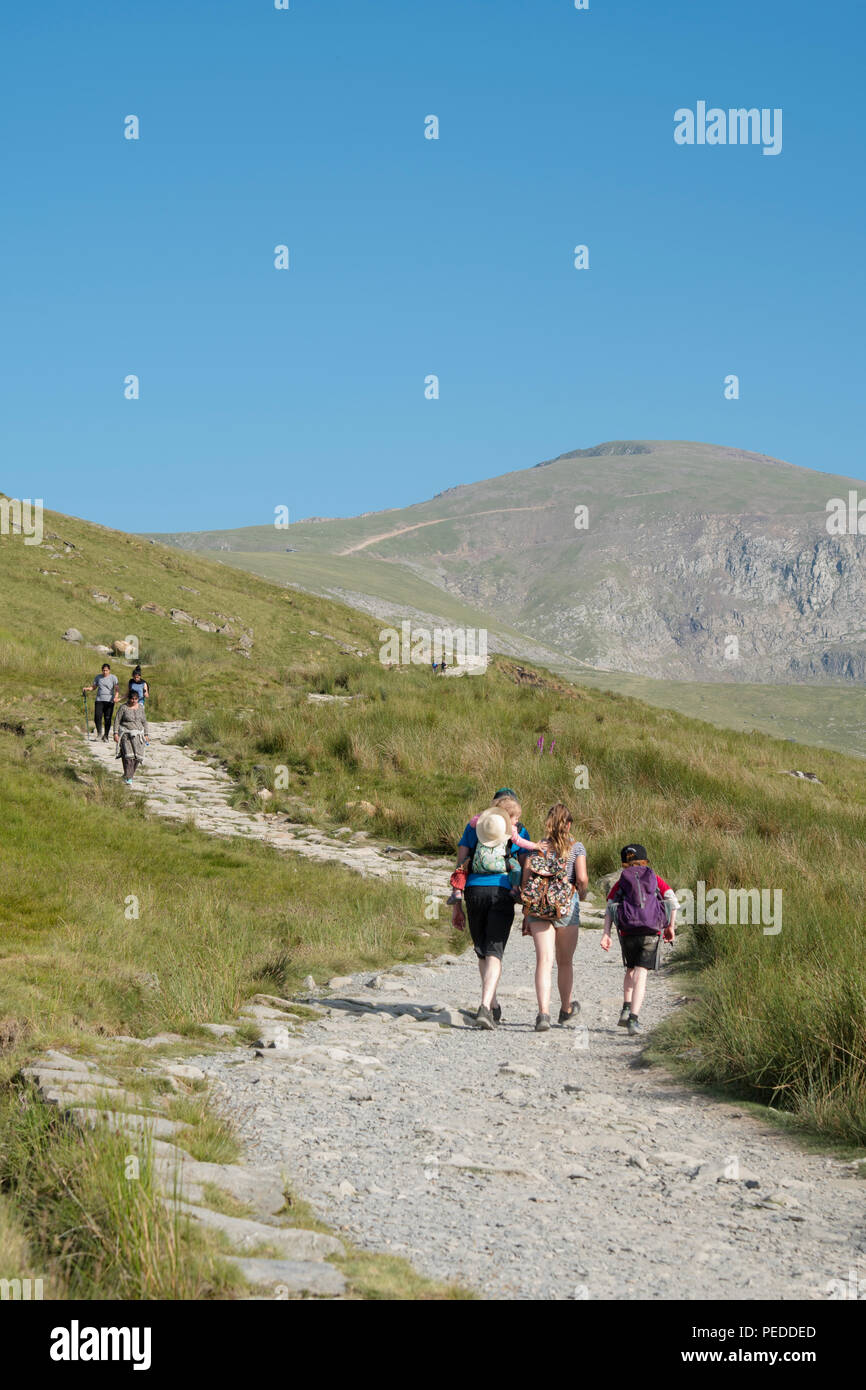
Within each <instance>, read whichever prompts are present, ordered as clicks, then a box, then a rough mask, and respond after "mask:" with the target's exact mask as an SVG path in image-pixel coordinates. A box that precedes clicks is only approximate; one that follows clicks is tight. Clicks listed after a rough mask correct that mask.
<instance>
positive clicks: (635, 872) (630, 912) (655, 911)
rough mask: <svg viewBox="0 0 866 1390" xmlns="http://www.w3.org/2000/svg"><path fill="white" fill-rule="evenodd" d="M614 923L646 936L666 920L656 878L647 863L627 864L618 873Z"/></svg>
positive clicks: (658, 929) (662, 927) (622, 928)
mask: <svg viewBox="0 0 866 1390" xmlns="http://www.w3.org/2000/svg"><path fill="white" fill-rule="evenodd" d="M617 902H618V904H619V906H618V909H617V914H616V925H617V927H618V929H619V930H620V931H624V932H634V933H635V935H638V934H639V933H640V934H643V935H644V936H648V935H649V934H650V932H661V931H663V930H664V927H665V924H666V922H667V916H666V914H665V905H664V903H663V901H662V895H661V893H660V892H659V884H658V879H657V878H656V876H655V874H654V872H653V870H652V869H651V868H650V867H649V865H648V864H629V865H628V866H627V867H626V868H624V869H623V871H622V873H621V874H620V877H619V890H618V892H617Z"/></svg>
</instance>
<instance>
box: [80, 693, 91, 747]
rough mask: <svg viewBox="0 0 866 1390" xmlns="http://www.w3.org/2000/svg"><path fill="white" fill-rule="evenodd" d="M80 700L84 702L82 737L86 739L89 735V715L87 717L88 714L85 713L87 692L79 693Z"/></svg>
mask: <svg viewBox="0 0 866 1390" xmlns="http://www.w3.org/2000/svg"><path fill="white" fill-rule="evenodd" d="M81 698H82V700H83V701H84V737H85V738H87V737H88V735H89V734H90V715H89V714H88V712H87V691H86V690H82V692H81Z"/></svg>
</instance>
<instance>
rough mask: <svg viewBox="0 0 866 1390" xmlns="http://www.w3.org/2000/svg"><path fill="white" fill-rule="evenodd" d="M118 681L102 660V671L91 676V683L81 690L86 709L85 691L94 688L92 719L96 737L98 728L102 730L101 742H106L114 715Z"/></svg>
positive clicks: (98, 731) (117, 697) (117, 695)
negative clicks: (94, 697) (94, 724)
mask: <svg viewBox="0 0 866 1390" xmlns="http://www.w3.org/2000/svg"><path fill="white" fill-rule="evenodd" d="M118 686H119V681H118V679H117V676H113V675H112V674H111V667H110V666H109V664H108V662H107V661H106V662H104V663H103V666H102V673H101V674H100V675H98V676H94V677H93V683H92V684H91V685H85V686H84V687H83V689H82V691H81V693H82V695H83V696H84V709H85V712H86V710H87V692H88V690H94V691H95V692H96V699H95V701H94V705H95V711H94V720H95V723H96V737H97V738H99V733H100V729H101V730H102V742H103V743H107V742H108V735H109V731H110V729H111V721H112V718H113V717H114V706H115V705H116V704H117V701H118V699H119V698H120V697H119V694H118Z"/></svg>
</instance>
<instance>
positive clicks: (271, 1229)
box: [169, 1202, 346, 1261]
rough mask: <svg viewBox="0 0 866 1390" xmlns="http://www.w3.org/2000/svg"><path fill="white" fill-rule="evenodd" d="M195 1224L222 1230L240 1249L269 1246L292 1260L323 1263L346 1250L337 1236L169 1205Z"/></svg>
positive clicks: (184, 1206)
mask: <svg viewBox="0 0 866 1390" xmlns="http://www.w3.org/2000/svg"><path fill="white" fill-rule="evenodd" d="M169 1205H170V1206H171V1207H172V1209H176V1210H177V1211H179V1212H180V1213H181V1214H182V1215H183V1216H188V1217H189V1218H190V1220H191V1221H197V1222H198V1223H199V1225H201V1226H206V1227H208V1228H209V1229H210V1230H213V1231H222V1232H223V1233H224V1234H225V1235H227V1236H228V1238H229V1239H230V1240H231V1242H232V1244H233V1245H235V1246H236V1247H237V1248H238V1249H239V1250H253V1249H255V1247H256V1246H257V1245H262V1244H265V1243H267V1244H268V1245H271V1246H273V1247H274V1249H276V1250H279V1252H280V1254H281V1255H284V1256H285V1257H286V1259H288V1260H304V1261H306V1260H323V1259H324V1258H325V1256H326V1255H345V1253H346V1250H345V1247H344V1245H343V1244H342V1242H341V1241H339V1240H337V1238H336V1236H328V1235H323V1234H321V1233H320V1232H318V1231H303V1230H300V1229H299V1228H297V1227H294V1226H268V1225H265V1223H264V1222H262V1221H250V1220H248V1219H246V1218H245V1217H240V1216H226V1215H224V1213H223V1212H220V1211H212V1210H211V1208H210V1207H201V1206H191V1205H190V1204H189V1203H187V1202H177V1203H174V1202H169Z"/></svg>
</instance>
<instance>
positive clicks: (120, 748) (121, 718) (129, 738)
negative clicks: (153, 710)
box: [114, 690, 149, 787]
mask: <svg viewBox="0 0 866 1390" xmlns="http://www.w3.org/2000/svg"><path fill="white" fill-rule="evenodd" d="M148 741H149V732H148V728H147V719H146V718H145V714H144V708H143V706H142V705H141V704H140V703H139V699H138V695H137V694H136V692H135V691H134V690H132V691H130V694H129V698H128V699H127V701H126V704H125V705H123V707H122V708H121V709H120V710H119V712H118V715H117V719H116V721H115V725H114V742H115V743H116V744H117V752H116V753H115V755H114V756H115V757H116V758H122V760H123V780H124V781H125V783H126V785H127V786H128V787H131V786H132V779H133V777H134V776H135V774H136V772H137V771H138V767H139V764H140V763H143V762H144V749H145V745H146V744H147V743H148Z"/></svg>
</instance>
